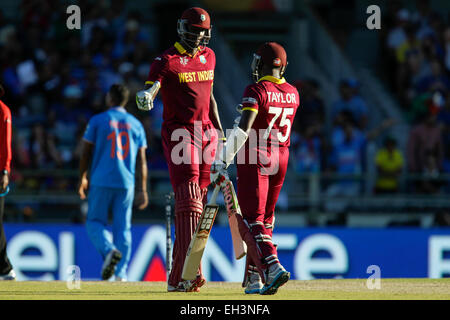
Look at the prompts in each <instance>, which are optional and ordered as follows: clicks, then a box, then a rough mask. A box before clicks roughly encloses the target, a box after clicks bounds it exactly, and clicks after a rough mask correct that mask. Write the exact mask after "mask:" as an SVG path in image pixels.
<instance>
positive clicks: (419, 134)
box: [407, 112, 444, 191]
mask: <svg viewBox="0 0 450 320" xmlns="http://www.w3.org/2000/svg"><path fill="white" fill-rule="evenodd" d="M436 120H437V116H436V114H435V113H432V112H430V113H428V115H427V116H426V117H424V118H423V120H422V122H420V123H419V124H417V125H415V126H414V127H413V128H412V130H411V132H410V135H409V140H408V150H407V151H408V153H407V155H408V169H409V172H410V173H413V174H424V175H427V176H434V175H435V174H436V173H439V172H441V171H442V165H443V157H444V145H443V142H442V129H441V127H440V126H439V125H438V124H437V121H436ZM415 186H416V189H417V190H418V191H427V190H428V191H431V189H430V187H429V186H424V184H423V183H422V180H420V179H419V180H416V182H415Z"/></svg>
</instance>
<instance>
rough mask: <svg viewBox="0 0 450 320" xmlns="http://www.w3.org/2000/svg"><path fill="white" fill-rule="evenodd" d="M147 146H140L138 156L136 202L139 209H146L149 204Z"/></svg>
mask: <svg viewBox="0 0 450 320" xmlns="http://www.w3.org/2000/svg"><path fill="white" fill-rule="evenodd" d="M145 150H146V148H139V151H138V155H137V158H136V178H135V179H136V199H135V203H136V205H137V207H138V209H139V210H144V209H145V208H146V207H147V205H148V193H147V176H148V168H147V157H146V155H145Z"/></svg>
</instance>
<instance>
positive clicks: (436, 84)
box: [416, 59, 450, 93]
mask: <svg viewBox="0 0 450 320" xmlns="http://www.w3.org/2000/svg"><path fill="white" fill-rule="evenodd" d="M449 89H450V79H449V77H448V76H447V75H446V74H444V72H443V69H442V65H441V62H440V61H439V60H438V59H434V60H433V61H431V74H429V75H426V76H424V77H422V78H421V79H419V81H418V82H417V85H416V90H417V92H418V93H423V92H426V91H434V90H442V91H444V92H446V91H448V90H449Z"/></svg>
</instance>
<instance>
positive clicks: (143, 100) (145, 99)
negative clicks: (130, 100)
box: [136, 81, 161, 111]
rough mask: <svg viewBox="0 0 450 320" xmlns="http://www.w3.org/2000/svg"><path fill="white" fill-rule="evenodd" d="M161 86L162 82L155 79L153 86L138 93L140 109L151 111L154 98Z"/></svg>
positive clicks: (137, 102)
mask: <svg viewBox="0 0 450 320" xmlns="http://www.w3.org/2000/svg"><path fill="white" fill-rule="evenodd" d="M160 87H161V84H160V83H159V81H155V83H154V84H153V86H152V87H151V88H148V89H147V90H142V91H139V92H138V93H136V105H137V107H138V109H139V110H143V111H150V110H152V109H153V99H154V98H155V96H156V94H157V93H158V90H159V88H160Z"/></svg>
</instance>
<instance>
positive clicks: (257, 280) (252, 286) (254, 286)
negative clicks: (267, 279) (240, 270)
mask: <svg viewBox="0 0 450 320" xmlns="http://www.w3.org/2000/svg"><path fill="white" fill-rule="evenodd" d="M262 287H263V283H262V281H261V276H260V275H259V273H258V272H255V273H253V272H252V273H249V275H248V279H247V287H246V288H245V290H244V292H245V293H246V294H257V293H258V294H259V293H260V291H261V289H262Z"/></svg>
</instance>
